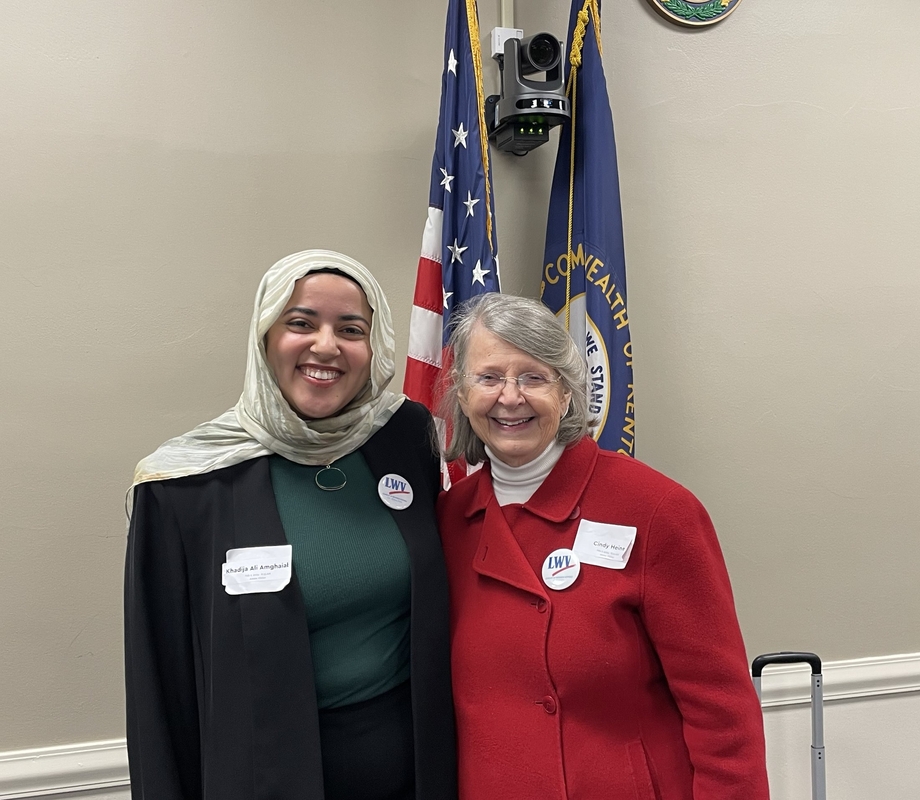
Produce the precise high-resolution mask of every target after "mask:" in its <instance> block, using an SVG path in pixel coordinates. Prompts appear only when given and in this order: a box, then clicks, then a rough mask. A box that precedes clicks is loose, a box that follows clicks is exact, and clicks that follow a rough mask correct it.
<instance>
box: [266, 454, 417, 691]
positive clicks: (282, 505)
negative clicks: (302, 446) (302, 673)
mask: <svg viewBox="0 0 920 800" xmlns="http://www.w3.org/2000/svg"><path fill="white" fill-rule="evenodd" d="M270 465H271V477H272V486H273V487H274V491H275V502H276V503H277V505H278V513H279V515H280V516H281V523H282V525H283V526H284V532H285V535H286V536H287V540H288V542H289V543H290V544H291V546H292V550H293V561H294V572H295V574H296V576H297V581H298V583H299V584H300V592H301V594H302V595H303V599H304V604H305V605H306V608H307V621H308V624H309V629H310V649H311V651H312V654H313V673H314V681H315V684H316V697H317V701H318V703H319V707H320V708H335V707H338V706H344V705H349V704H351V703H358V702H361V701H362V700H369V699H371V698H372V697H376V696H377V695H379V694H382V693H383V692H385V691H387V690H389V689H392V688H393V687H395V686H398V685H399V684H400V683H402V682H403V681H405V680H407V679H408V677H409V601H410V588H411V587H410V575H409V555H408V553H407V551H406V545H405V542H404V541H403V538H402V535H401V534H400V532H399V528H398V527H397V526H396V523H395V521H394V520H393V516H392V514H391V513H390V511H389V510H388V509H387V507H386V506H384V504H383V502H382V501H381V500H380V498H379V497H378V495H377V481H376V480H375V479H374V476H373V475H372V474H371V471H370V469H368V466H367V464H366V463H365V461H364V457H363V456H362V455H361V453H360V452H354V453H350V454H349V455H347V456H345V457H344V458H341V459H339V460H338V461H336V462H335V466H336V467H338V468H339V469H341V470H342V471H343V472H344V473H345V475H346V476H347V483H346V484H345V486H344V487H342V488H341V489H340V490H338V491H334V492H326V491H322V490H321V489H319V488H318V487H317V486H316V483H315V481H314V478H315V476H316V473H317V472H319V471H320V470H321V469H322V467H307V466H303V465H301V464H295V463H293V462H291V461H288V460H287V459H285V458H282V457H281V456H277V455H276V456H272V457H271V459H270ZM324 477H326V478H330V479H331V480H330V481H329V482H331V483H333V484H334V483H335V482H336V481H337V480H339V479H340V476H339V475H338V473H328V472H327V473H326V475H325V476H324Z"/></svg>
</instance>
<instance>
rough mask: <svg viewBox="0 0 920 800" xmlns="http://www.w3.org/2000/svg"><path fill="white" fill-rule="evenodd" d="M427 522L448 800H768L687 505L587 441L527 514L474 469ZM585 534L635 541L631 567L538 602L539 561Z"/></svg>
mask: <svg viewBox="0 0 920 800" xmlns="http://www.w3.org/2000/svg"><path fill="white" fill-rule="evenodd" d="M438 516H439V520H440V526H441V537H442V540H443V543H444V550H445V555H446V557H447V569H448V577H449V582H450V599H451V651H452V656H451V664H452V670H453V688H454V702H455V705H456V713H457V730H458V735H459V751H458V752H459V762H460V763H459V768H460V798H461V800H490V798H496V800H499V799H500V800H767V798H768V796H769V795H768V789H767V777H766V767H765V759H764V740H763V724H762V717H761V712H760V705H759V703H758V701H757V696H756V694H755V692H754V689H753V686H752V683H751V679H750V676H749V674H748V666H747V658H746V655H745V650H744V644H743V642H742V640H741V632H740V630H739V628H738V622H737V619H736V616H735V608H734V602H733V600H732V593H731V586H730V584H729V579H728V574H727V572H726V569H725V564H724V562H723V560H722V553H721V550H720V549H719V544H718V541H717V540H716V534H715V531H714V530H713V527H712V523H711V522H710V520H709V516H708V515H707V514H706V511H705V509H704V508H703V507H702V505H700V503H699V501H698V500H697V499H696V498H695V497H694V496H693V495H692V494H690V492H688V491H687V490H686V489H684V488H683V487H681V486H680V485H678V484H677V483H675V482H674V481H672V480H670V479H668V478H666V477H665V476H663V475H661V474H659V473H658V472H655V471H654V470H653V469H651V468H650V467H648V466H645V465H644V464H642V463H640V462H638V461H635V460H633V459H630V458H628V457H626V456H622V455H618V454H616V453H609V452H605V451H601V450H599V449H598V447H597V445H596V444H595V443H594V442H593V441H592V440H591V439H588V438H586V439H584V440H582V441H581V442H580V443H578V444H577V445H575V446H574V447H570V448H568V449H567V450H566V451H565V452H564V454H563V455H562V458H561V459H560V460H559V462H558V463H557V464H556V466H555V468H554V469H553V471H552V472H551V473H550V475H549V476H548V477H547V479H546V481H545V482H544V483H543V485H542V486H541V487H540V489H539V490H538V491H537V493H536V494H535V495H534V496H533V497H532V498H531V499H530V500H529V501H528V502H527V503H525V504H524V505H523V506H506V507H505V508H504V509H502V508H500V507H499V505H498V503H497V501H496V499H495V496H494V494H493V492H492V484H491V474H490V471H489V467H488V464H487V465H486V466H485V468H484V469H482V470H481V471H480V472H478V473H476V474H474V475H472V476H471V477H469V478H467V479H466V480H463V481H461V482H460V483H458V484H456V485H455V486H454V488H452V489H451V490H450V492H448V493H446V494H442V495H441V498H440V499H439V502H438ZM583 519H584V520H591V521H594V522H601V523H608V524H615V525H624V526H634V527H635V528H636V529H637V533H636V539H635V544H634V546H633V549H632V552H631V554H630V556H629V560H628V562H627V565H626V567H625V568H624V569H622V570H614V569H608V568H605V567H599V566H594V565H591V564H582V566H581V572H580V574H579V576H578V578H577V580H576V581H575V583H574V584H573V585H572V586H570V587H569V588H567V589H564V590H562V591H553V590H551V589H548V588H547V587H546V586H545V585H544V583H543V581H542V579H541V577H540V575H541V566H542V563H543V560H544V559H545V558H546V556H547V555H549V554H550V553H551V552H552V551H553V550H556V549H557V548H561V547H567V548H571V547H572V545H573V543H574V540H575V534H576V530H577V529H578V525H579V522H580V520H583ZM509 522H510V524H509Z"/></svg>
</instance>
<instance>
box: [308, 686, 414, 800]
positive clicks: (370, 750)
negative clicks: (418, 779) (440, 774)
mask: <svg viewBox="0 0 920 800" xmlns="http://www.w3.org/2000/svg"><path fill="white" fill-rule="evenodd" d="M319 727H320V739H321V742H322V745H321V747H322V756H323V783H324V786H325V798H326V800H414V798H415V774H414V770H415V748H414V746H413V743H412V698H411V695H410V691H409V681H406V682H405V683H402V684H400V685H399V686H397V687H396V688H394V689H390V690H389V691H388V692H384V693H383V694H381V695H378V696H377V697H372V698H371V699H370V700H365V701H363V702H361V703H354V704H352V705H348V706H342V707H340V708H330V709H325V710H321V711H320V712H319Z"/></svg>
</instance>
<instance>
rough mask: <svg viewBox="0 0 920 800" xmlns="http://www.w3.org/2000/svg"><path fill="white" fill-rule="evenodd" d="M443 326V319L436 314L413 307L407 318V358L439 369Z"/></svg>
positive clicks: (419, 307) (425, 309)
mask: <svg viewBox="0 0 920 800" xmlns="http://www.w3.org/2000/svg"><path fill="white" fill-rule="evenodd" d="M443 325H444V318H443V317H442V316H441V315H440V314H439V313H438V312H436V311H429V310H428V309H427V308H422V307H421V306H419V305H413V306H412V313H411V315H410V317H409V356H410V357H411V358H414V359H416V361H422V362H424V363H425V364H431V365H432V366H434V367H438V368H439V369H440V367H441V330H442V327H443Z"/></svg>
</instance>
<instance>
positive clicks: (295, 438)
mask: <svg viewBox="0 0 920 800" xmlns="http://www.w3.org/2000/svg"><path fill="white" fill-rule="evenodd" d="M319 269H335V270H339V271H340V272H342V273H344V274H345V275H348V276H349V277H351V278H354V279H355V280H356V281H357V282H358V284H359V285H360V286H361V288H362V289H363V290H364V294H365V295H367V302H368V303H369V305H370V307H371V309H373V312H374V316H373V319H372V320H371V336H370V343H371V352H372V353H373V356H372V359H371V376H370V381H368V383H367V385H366V386H365V387H364V389H363V390H362V391H360V392H359V393H358V395H357V396H356V397H355V398H354V399H353V400H352V401H351V402H350V403H348V405H346V406H345V408H343V409H342V410H341V411H340V412H339V413H338V414H336V415H335V416H332V417H327V418H326V419H316V420H304V419H301V418H300V417H299V416H298V415H297V414H296V413H294V411H293V410H292V409H291V407H290V405H289V404H288V402H287V400H285V399H284V397H283V396H282V394H281V390H280V389H279V388H278V384H277V383H276V382H275V376H274V375H273V374H272V371H271V368H270V367H269V366H268V362H267V360H266V357H265V344H264V339H265V334H266V333H267V332H268V329H269V328H270V327H271V326H272V325H273V324H274V322H275V320H277V319H278V317H279V316H280V315H281V312H282V311H283V310H284V307H285V305H286V304H287V302H288V300H289V299H290V297H291V294H292V293H293V291H294V283H295V282H296V281H298V280H300V279H301V278H302V277H304V276H305V275H308V274H309V273H311V272H314V271H316V270H319ZM394 355H395V352H394V335H393V322H392V319H391V317H390V307H389V306H388V305H387V301H386V297H384V294H383V291H382V290H381V288H380V285H379V284H378V283H377V281H376V280H374V276H373V275H371V273H370V272H369V271H368V270H367V269H366V268H365V267H364V266H362V265H361V264H359V263H358V262H357V261H355V260H353V259H351V258H349V257H348V256H344V255H342V254H341V253H334V252H332V251H331V250H304V251H303V252H301V253H294V254H293V255H290V256H288V257H287V258H283V259H281V261H279V262H278V263H277V264H275V265H274V266H273V267H272V268H271V269H270V270H269V271H268V272H266V273H265V276H264V277H263V278H262V282H261V283H260V284H259V290H258V291H257V292H256V301H255V309H254V311H253V314H252V323H251V324H250V326H249V343H248V352H247V359H246V379H245V381H244V384H243V394H242V395H241V396H240V399H239V402H238V403H237V404H236V405H235V406H234V407H233V408H231V409H230V410H229V411H226V412H224V413H223V414H221V415H220V416H219V417H217V418H216V419H213V420H211V421H210V422H205V423H203V424H202V425H199V426H198V427H197V428H193V429H192V430H190V431H189V432H188V433H184V434H182V435H181V436H177V437H175V438H174V439H170V440H169V441H167V442H165V443H164V444H162V445H161V446H160V447H159V448H158V449H157V450H156V451H155V452H153V453H152V454H151V455H149V456H147V457H146V458H145V459H143V460H142V461H141V462H140V463H139V464H138V465H137V469H136V470H135V471H134V483H133V484H132V485H131V489H130V490H129V492H128V498H127V500H128V506H127V507H128V509H129V513H130V509H131V507H132V505H133V501H132V497H131V495H132V493H133V490H134V487H135V486H137V484H139V483H144V482H145V481H159V480H166V479H169V478H181V477H184V476H186V475H200V474H202V473H205V472H211V471H212V470H215V469H223V468H224V467H229V466H232V465H233V464H239V463H240V462H242V461H247V460H249V459H251V458H258V457H259V456H264V455H269V454H271V453H277V454H278V455H281V456H284V457H285V458H287V459H289V460H290V461H295V462H297V463H298V464H312V465H317V464H330V463H332V462H333V461H335V460H336V459H338V458H341V457H342V456H345V455H348V453H351V452H354V451H355V450H357V449H358V448H359V447H361V445H363V444H364V443H365V442H366V441H367V440H368V439H370V437H371V436H373V434H374V433H375V432H376V431H378V430H379V429H380V428H382V427H383V426H384V425H385V424H386V422H387V420H389V419H390V417H392V416H393V413H394V412H395V411H396V409H398V408H399V407H400V406H401V405H402V403H403V401H404V400H405V399H406V397H405V395H403V394H395V393H393V392H389V391H387V390H386V387H387V385H388V384H389V383H390V381H391V380H392V379H393V374H394V371H395V370H394Z"/></svg>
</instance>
